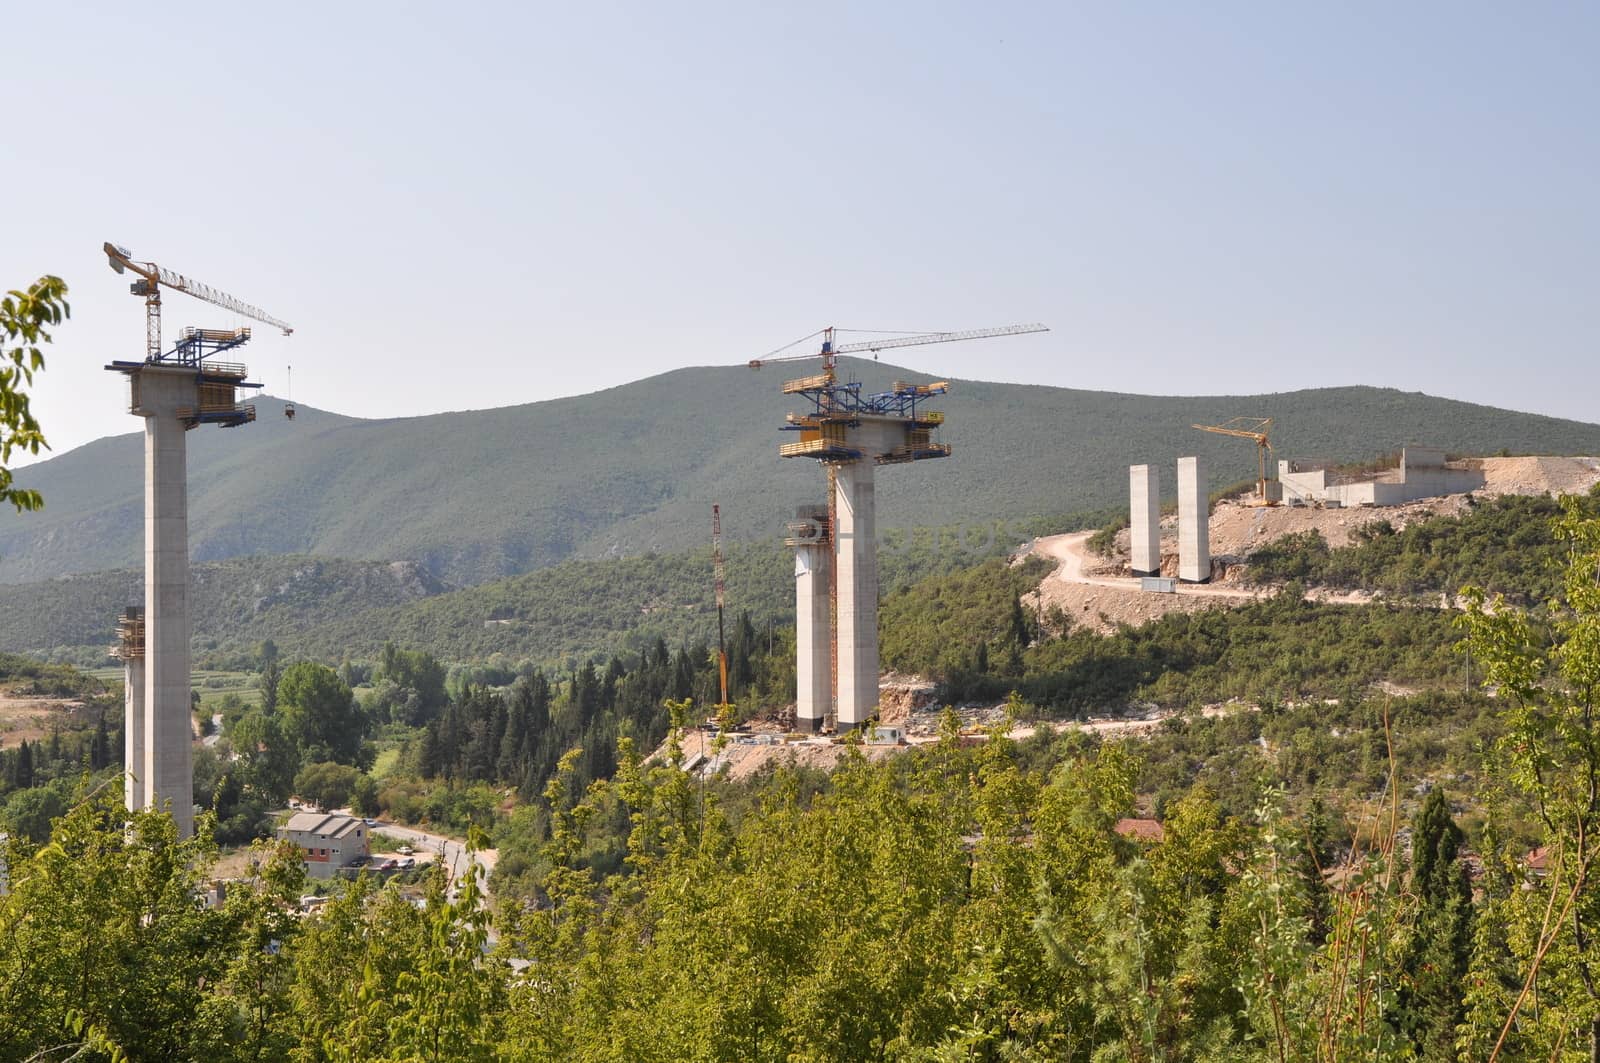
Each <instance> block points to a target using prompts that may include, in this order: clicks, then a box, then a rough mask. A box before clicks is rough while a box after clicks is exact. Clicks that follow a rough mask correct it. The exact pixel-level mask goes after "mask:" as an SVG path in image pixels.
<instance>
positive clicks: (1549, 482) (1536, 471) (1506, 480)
mask: <svg viewBox="0 0 1600 1063" xmlns="http://www.w3.org/2000/svg"><path fill="white" fill-rule="evenodd" d="M1472 464H1474V465H1477V466H1479V467H1481V468H1482V469H1483V478H1484V481H1485V484H1484V493H1485V494H1490V495H1577V494H1582V493H1584V492H1585V491H1588V490H1589V489H1590V488H1591V487H1593V486H1594V485H1595V484H1596V483H1600V458H1553V457H1529V458H1478V459H1475V460H1474V461H1473V463H1472Z"/></svg>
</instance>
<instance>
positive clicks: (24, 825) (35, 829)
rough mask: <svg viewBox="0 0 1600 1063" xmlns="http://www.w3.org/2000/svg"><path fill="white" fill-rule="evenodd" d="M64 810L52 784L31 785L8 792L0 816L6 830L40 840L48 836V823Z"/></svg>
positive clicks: (33, 839) (65, 807) (62, 813)
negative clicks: (29, 787)
mask: <svg viewBox="0 0 1600 1063" xmlns="http://www.w3.org/2000/svg"><path fill="white" fill-rule="evenodd" d="M66 811H67V803H66V802H65V801H63V800H62V799H61V795H60V794H59V793H58V792H56V788H55V787H54V786H35V787H34V788H33V789H31V790H18V791H17V792H16V793H14V794H12V795H11V798H10V799H9V800H8V801H6V804H5V808H4V810H3V811H0V817H3V818H4V821H5V825H6V829H7V830H9V831H11V832H12V833H13V834H15V835H17V836H18V837H19V838H26V839H28V840H29V841H31V842H44V841H46V840H48V839H49V837H50V822H51V821H52V820H54V819H56V818H57V817H58V816H61V815H64V814H65V813H66Z"/></svg>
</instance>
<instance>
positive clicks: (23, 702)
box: [0, 691, 83, 749]
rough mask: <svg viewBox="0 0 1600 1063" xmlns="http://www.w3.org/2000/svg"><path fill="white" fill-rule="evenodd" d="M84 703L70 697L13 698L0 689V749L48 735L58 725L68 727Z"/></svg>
mask: <svg viewBox="0 0 1600 1063" xmlns="http://www.w3.org/2000/svg"><path fill="white" fill-rule="evenodd" d="M82 708H83V702H81V701H72V700H69V699H66V698H41V697H36V696H32V695H30V696H27V697H13V696H11V695H10V694H7V693H5V692H3V691H0V749H15V748H16V747H17V746H19V745H21V744H22V743H23V742H37V741H39V740H40V739H42V738H47V737H49V735H50V732H51V730H53V729H54V728H55V727H56V726H62V727H64V726H65V725H66V723H67V721H68V720H69V719H70V718H71V716H72V714H73V713H75V712H78V711H80V710H81V709H82Z"/></svg>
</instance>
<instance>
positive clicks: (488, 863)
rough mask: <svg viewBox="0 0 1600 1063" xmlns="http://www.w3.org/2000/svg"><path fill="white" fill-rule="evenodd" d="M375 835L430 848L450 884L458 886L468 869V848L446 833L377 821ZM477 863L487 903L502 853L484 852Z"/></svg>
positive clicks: (421, 847) (478, 855)
mask: <svg viewBox="0 0 1600 1063" xmlns="http://www.w3.org/2000/svg"><path fill="white" fill-rule="evenodd" d="M372 829H373V832H374V833H377V834H386V835H388V836H389V837H391V838H397V839H399V840H400V841H403V842H405V843H407V844H408V845H410V846H411V847H412V848H414V849H427V850H428V851H429V852H432V853H437V854H438V856H439V859H440V860H442V861H443V862H444V865H445V867H446V868H448V869H449V872H450V883H451V885H455V884H456V883H457V882H459V881H460V880H461V877H462V876H463V875H464V874H465V873H466V869H467V847H466V846H465V845H463V844H462V843H461V842H458V841H456V840H455V839H454V838H447V837H445V836H444V835H442V834H429V833H428V832H427V831H423V830H418V829H417V828H415V827H402V826H400V825H399V824H398V823H385V822H384V821H382V820H378V821H376V823H375V824H374V826H373V828H372ZM472 857H473V863H474V865H475V866H476V869H477V872H478V885H479V887H480V888H481V889H482V890H483V896H484V899H485V901H487V900H488V897H489V876H490V874H492V873H493V871H494V865H495V863H496V862H497V861H498V860H499V859H500V853H499V851H498V850H495V849H483V850H480V851H478V852H476V853H473V854H472Z"/></svg>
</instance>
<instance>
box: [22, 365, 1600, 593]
mask: <svg viewBox="0 0 1600 1063" xmlns="http://www.w3.org/2000/svg"><path fill="white" fill-rule="evenodd" d="M842 371H843V372H844V373H845V374H847V375H851V376H855V377H856V378H858V379H861V380H863V381H864V382H865V383H866V384H867V386H868V387H869V388H874V387H879V386H887V385H888V384H889V383H891V381H892V380H894V379H897V378H899V379H907V380H927V379H930V378H929V376H928V375H927V374H923V373H915V372H911V371H909V370H904V369H897V368H895V367H893V366H889V365H880V364H877V363H874V362H862V361H853V360H849V359H846V360H845V361H844V362H843V363H842ZM783 378H784V373H783V372H782V370H777V371H772V370H768V371H763V372H759V373H755V372H751V371H750V370H749V369H747V368H744V367H742V366H740V367H726V368H700V369H682V370H677V371H674V372H671V373H666V374H663V375H661V376H658V377H653V378H650V379H648V380H642V381H638V382H636V383H633V384H628V385H625V386H623V387H617V388H612V389H610V390H607V391H602V392H597V393H595V394H591V395H584V396H579V397H576V398H568V399H558V400H552V401H549V402H539V403H532V404H528V405H522V406H508V407H503V408H499V409H490V410H480V411H471V412H460V413H446V414H437V415H433V416H428V417H416V418H402V419H394V420H384V421H365V420H357V419H353V418H348V417H341V416H338V415H335V414H330V413H325V412H322V411H319V410H316V409H313V408H311V407H308V406H306V405H304V404H303V403H302V404H299V411H300V413H299V416H298V417H297V418H296V419H295V420H294V421H286V420H285V419H284V418H283V417H282V416H281V412H280V411H281V404H280V403H278V402H277V400H273V399H262V400H260V402H259V403H258V405H259V407H260V410H261V416H260V419H259V420H258V421H257V422H256V423H255V424H252V425H248V426H245V427H242V428H239V429H233V430H227V431H222V430H202V431H196V432H192V433H190V434H189V436H188V445H189V499H190V545H191V553H192V556H193V558H194V560H196V561H198V562H205V561H214V560H220V559H225V558H231V557H240V556H252V555H261V554H315V555H319V556H324V557H341V558H354V559H364V560H396V559H398V560H411V561H416V562H418V563H420V564H422V565H423V566H424V567H426V568H427V569H428V570H429V571H430V572H431V573H433V574H434V575H435V576H436V577H439V578H441V579H444V580H447V581H449V582H451V583H454V584H457V585H468V584H475V583H481V582H485V581H488V580H493V579H497V578H502V577H505V576H510V575H516V574H519V573H523V572H528V571H532V570H535V569H539V568H543V567H547V566H549V565H552V564H556V563H558V562H561V561H563V560H568V559H573V558H584V559H600V558H606V557H620V556H642V555H644V554H646V553H649V552H651V551H655V552H658V553H676V552H679V551H682V550H685V549H688V548H691V547H694V546H698V545H700V544H702V543H704V542H705V539H706V536H707V534H708V528H707V525H708V523H709V512H710V508H711V504H712V502H714V501H715V502H719V503H720V504H721V506H722V512H723V519H724V524H725V527H726V529H727V533H728V536H729V538H730V540H733V541H753V540H757V539H761V538H767V537H772V536H776V535H777V534H780V533H781V531H782V528H783V524H784V522H785V520H786V519H788V518H789V516H791V515H792V513H793V511H794V507H795V506H796V505H799V504H803V503H810V502H816V501H819V500H820V499H821V495H822V486H823V480H822V476H821V473H820V471H819V470H818V469H817V468H816V466H815V465H814V463H811V462H806V461H783V460H781V459H780V458H779V457H778V455H777V448H778V444H779V443H780V442H782V441H783V439H784V436H783V433H782V432H781V431H780V428H781V426H782V424H783V417H784V414H785V412H786V411H788V410H790V409H791V408H793V405H792V403H791V402H790V401H789V400H787V399H786V398H785V397H784V396H783V395H782V394H781V392H780V384H781V382H782V380H783ZM952 383H953V385H954V386H953V389H952V391H951V393H950V394H949V395H948V396H946V397H943V398H941V399H940V400H939V401H938V403H937V407H938V408H940V409H943V410H944V411H945V412H946V413H947V415H948V422H947V425H948V427H947V428H946V430H945V431H944V433H943V438H944V440H945V441H946V442H949V443H951V444H952V445H953V446H954V448H955V450H954V455H953V456H952V457H951V458H949V459H947V460H942V461H937V462H929V463H926V464H919V465H914V466H908V467H903V468H894V469H887V470H885V471H884V473H883V475H882V476H881V477H880V479H879V486H878V496H879V502H880V507H879V525H880V527H882V528H912V527H944V526H949V525H953V524H969V523H977V524H986V523H988V522H990V521H992V520H995V519H1022V518H1026V517H1030V516H1037V515H1044V514H1053V513H1071V512H1081V511H1085V510H1091V509H1100V508H1104V507H1108V506H1119V507H1120V506H1122V505H1125V504H1126V493H1127V465H1128V464H1130V463H1133V462H1161V463H1166V464H1170V463H1171V462H1172V461H1173V460H1174V459H1175V458H1176V457H1177V456H1178V455H1180V454H1200V455H1203V456H1205V457H1206V458H1207V459H1208V468H1209V469H1210V473H1211V476H1212V479H1213V481H1214V486H1218V485H1222V484H1225V483H1234V482H1237V481H1239V480H1242V479H1245V478H1248V477H1253V475H1254V469H1255V462H1254V455H1253V454H1251V453H1250V449H1251V448H1250V446H1249V444H1248V442H1246V441H1239V440H1229V439H1226V438H1223V437H1219V436H1215V435H1211V434H1207V433H1201V432H1196V431H1194V430H1193V429H1191V428H1190V427H1189V426H1190V424H1192V423H1194V422H1210V423H1216V422H1219V421H1223V420H1226V419H1228V418H1230V417H1234V416H1237V415H1240V414H1251V415H1254V416H1263V417H1265V416H1270V417H1274V418H1276V425H1275V427H1274V441H1275V444H1276V445H1277V448H1278V451H1279V453H1280V454H1282V455H1284V456H1310V457H1319V458H1330V459H1366V458H1370V457H1372V456H1373V454H1374V453H1375V452H1377V451H1382V450H1387V449H1390V448H1392V447H1394V446H1397V445H1399V444H1402V443H1405V442H1407V441H1425V442H1428V443H1432V444H1436V445H1439V446H1443V447H1446V448H1448V449H1450V450H1453V451H1461V452H1470V453H1495V452H1498V451H1500V450H1503V449H1505V450H1510V451H1512V452H1516V453H1555V454H1570V453H1585V454H1593V453H1600V427H1597V426H1595V425H1591V424H1582V423H1579V422H1575V421H1563V420H1558V419H1554V418H1548V417H1538V416H1534V415H1531V414H1521V413H1513V412H1510V411H1506V410H1498V409H1494V408H1491V407H1484V406H1475V405H1471V404H1467V403H1460V402H1453V401H1450V400H1447V399H1438V398H1432V397H1429V396H1426V395H1421V394H1411V393H1402V392H1398V391H1393V390H1386V389H1378V388H1327V389H1320V390H1315V391H1299V392H1289V393H1284V394H1275V395H1256V396H1222V397H1200V398H1157V397H1148V396H1138V395H1122V394H1113V393H1102V392H1087V391H1075V390H1070V389H1063V388H1047V387H1034V386H1025V385H1014V384H991V383H982V382H978V381H970V380H962V379H953V380H952ZM486 398H487V399H488V400H490V401H492V400H495V399H498V398H501V397H500V396H486ZM107 416H108V418H112V416H113V415H112V413H110V412H108V414H107ZM107 423H108V424H115V423H116V422H115V420H114V419H112V420H108V422H107ZM127 425H128V427H130V428H132V427H134V424H133V421H132V419H131V418H130V419H128V422H127ZM141 446H142V443H141V439H140V437H139V436H138V435H134V434H128V435H121V436H117V437H114V438H112V439H105V440H100V441H98V442H96V443H93V444H90V445H88V446H86V447H82V448H79V449H78V450H75V451H72V452H70V453H67V454H63V455H61V456H60V457H57V458H54V459H51V460H50V461H46V462H43V463H41V464H38V465H35V466H30V467H28V470H27V473H26V475H25V476H24V477H23V480H22V481H21V482H23V483H24V484H25V486H28V487H34V488H37V489H39V490H40V491H41V492H43V494H44V498H45V507H46V508H45V510H44V511H43V512H40V513H34V514H28V515H21V516H19V515H17V514H14V513H11V512H9V511H6V512H0V583H26V582H34V581H38V580H42V579H49V578H53V577H56V576H60V575H67V574H77V573H85V572H96V571H103V570H109V569H115V568H123V567H129V566H133V565H136V564H137V563H138V561H139V558H140V549H141V542H142V537H141V536H142V524H141V521H142V512H143V511H142V504H141V494H140V491H141V489H142V478H141V474H140V469H141V460H142V459H141ZM1168 484H1169V489H1170V487H1171V481H1170V479H1169V481H1168Z"/></svg>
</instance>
